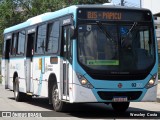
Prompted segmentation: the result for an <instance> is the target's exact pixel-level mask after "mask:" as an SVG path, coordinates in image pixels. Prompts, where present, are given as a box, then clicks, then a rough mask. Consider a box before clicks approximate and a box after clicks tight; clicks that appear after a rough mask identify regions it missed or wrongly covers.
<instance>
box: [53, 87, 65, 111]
mask: <svg viewBox="0 0 160 120" xmlns="http://www.w3.org/2000/svg"><path fill="white" fill-rule="evenodd" d="M52 103H53V108H54V110H55V111H56V112H61V111H64V108H65V105H66V104H65V103H64V102H63V101H61V100H60V99H59V91H58V87H57V85H56V84H54V85H53V89H52Z"/></svg>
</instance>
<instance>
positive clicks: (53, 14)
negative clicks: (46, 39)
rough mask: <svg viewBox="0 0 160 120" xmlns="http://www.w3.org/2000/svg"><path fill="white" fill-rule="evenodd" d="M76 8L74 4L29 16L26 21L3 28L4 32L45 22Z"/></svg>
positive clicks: (72, 11) (71, 11)
mask: <svg viewBox="0 0 160 120" xmlns="http://www.w3.org/2000/svg"><path fill="white" fill-rule="evenodd" d="M76 8H77V7H76V6H70V7H67V8H64V9H61V10H58V11H55V12H47V13H44V14H41V15H38V16H35V17H32V18H29V19H28V20H27V21H25V22H23V23H20V24H18V25H15V26H12V27H9V28H6V29H5V30H4V34H6V33H10V32H12V31H15V30H19V29H22V28H25V27H29V26H31V25H35V24H37V23H40V22H45V21H48V20H51V19H54V18H56V17H60V16H63V15H65V14H69V13H74V11H75V9H76Z"/></svg>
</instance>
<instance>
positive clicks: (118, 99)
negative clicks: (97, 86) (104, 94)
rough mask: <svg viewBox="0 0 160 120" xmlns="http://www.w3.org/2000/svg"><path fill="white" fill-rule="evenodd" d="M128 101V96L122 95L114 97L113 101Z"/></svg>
mask: <svg viewBox="0 0 160 120" xmlns="http://www.w3.org/2000/svg"><path fill="white" fill-rule="evenodd" d="M127 101H128V99H127V97H122V96H120V97H113V102H127Z"/></svg>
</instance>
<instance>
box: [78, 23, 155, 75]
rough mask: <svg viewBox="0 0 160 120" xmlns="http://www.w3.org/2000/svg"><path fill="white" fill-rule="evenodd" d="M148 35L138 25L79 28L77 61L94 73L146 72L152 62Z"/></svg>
mask: <svg viewBox="0 0 160 120" xmlns="http://www.w3.org/2000/svg"><path fill="white" fill-rule="evenodd" d="M151 34H152V31H151V28H150V27H149V26H147V25H140V24H138V23H131V24H121V25H117V24H99V23H97V24H87V25H86V24H83V25H79V27H78V60H79V62H80V63H81V64H82V65H83V66H85V67H87V68H90V69H94V70H111V71H125V72H126V71H137V70H145V69H147V68H149V67H151V66H152V65H153V63H154V46H153V38H152V37H151Z"/></svg>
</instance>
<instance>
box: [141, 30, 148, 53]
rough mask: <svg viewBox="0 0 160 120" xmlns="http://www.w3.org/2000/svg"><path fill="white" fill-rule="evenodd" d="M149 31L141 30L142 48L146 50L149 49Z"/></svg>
mask: <svg viewBox="0 0 160 120" xmlns="http://www.w3.org/2000/svg"><path fill="white" fill-rule="evenodd" d="M148 43H149V31H148V30H146V31H141V32H140V44H141V48H142V49H145V50H149V44H148Z"/></svg>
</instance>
